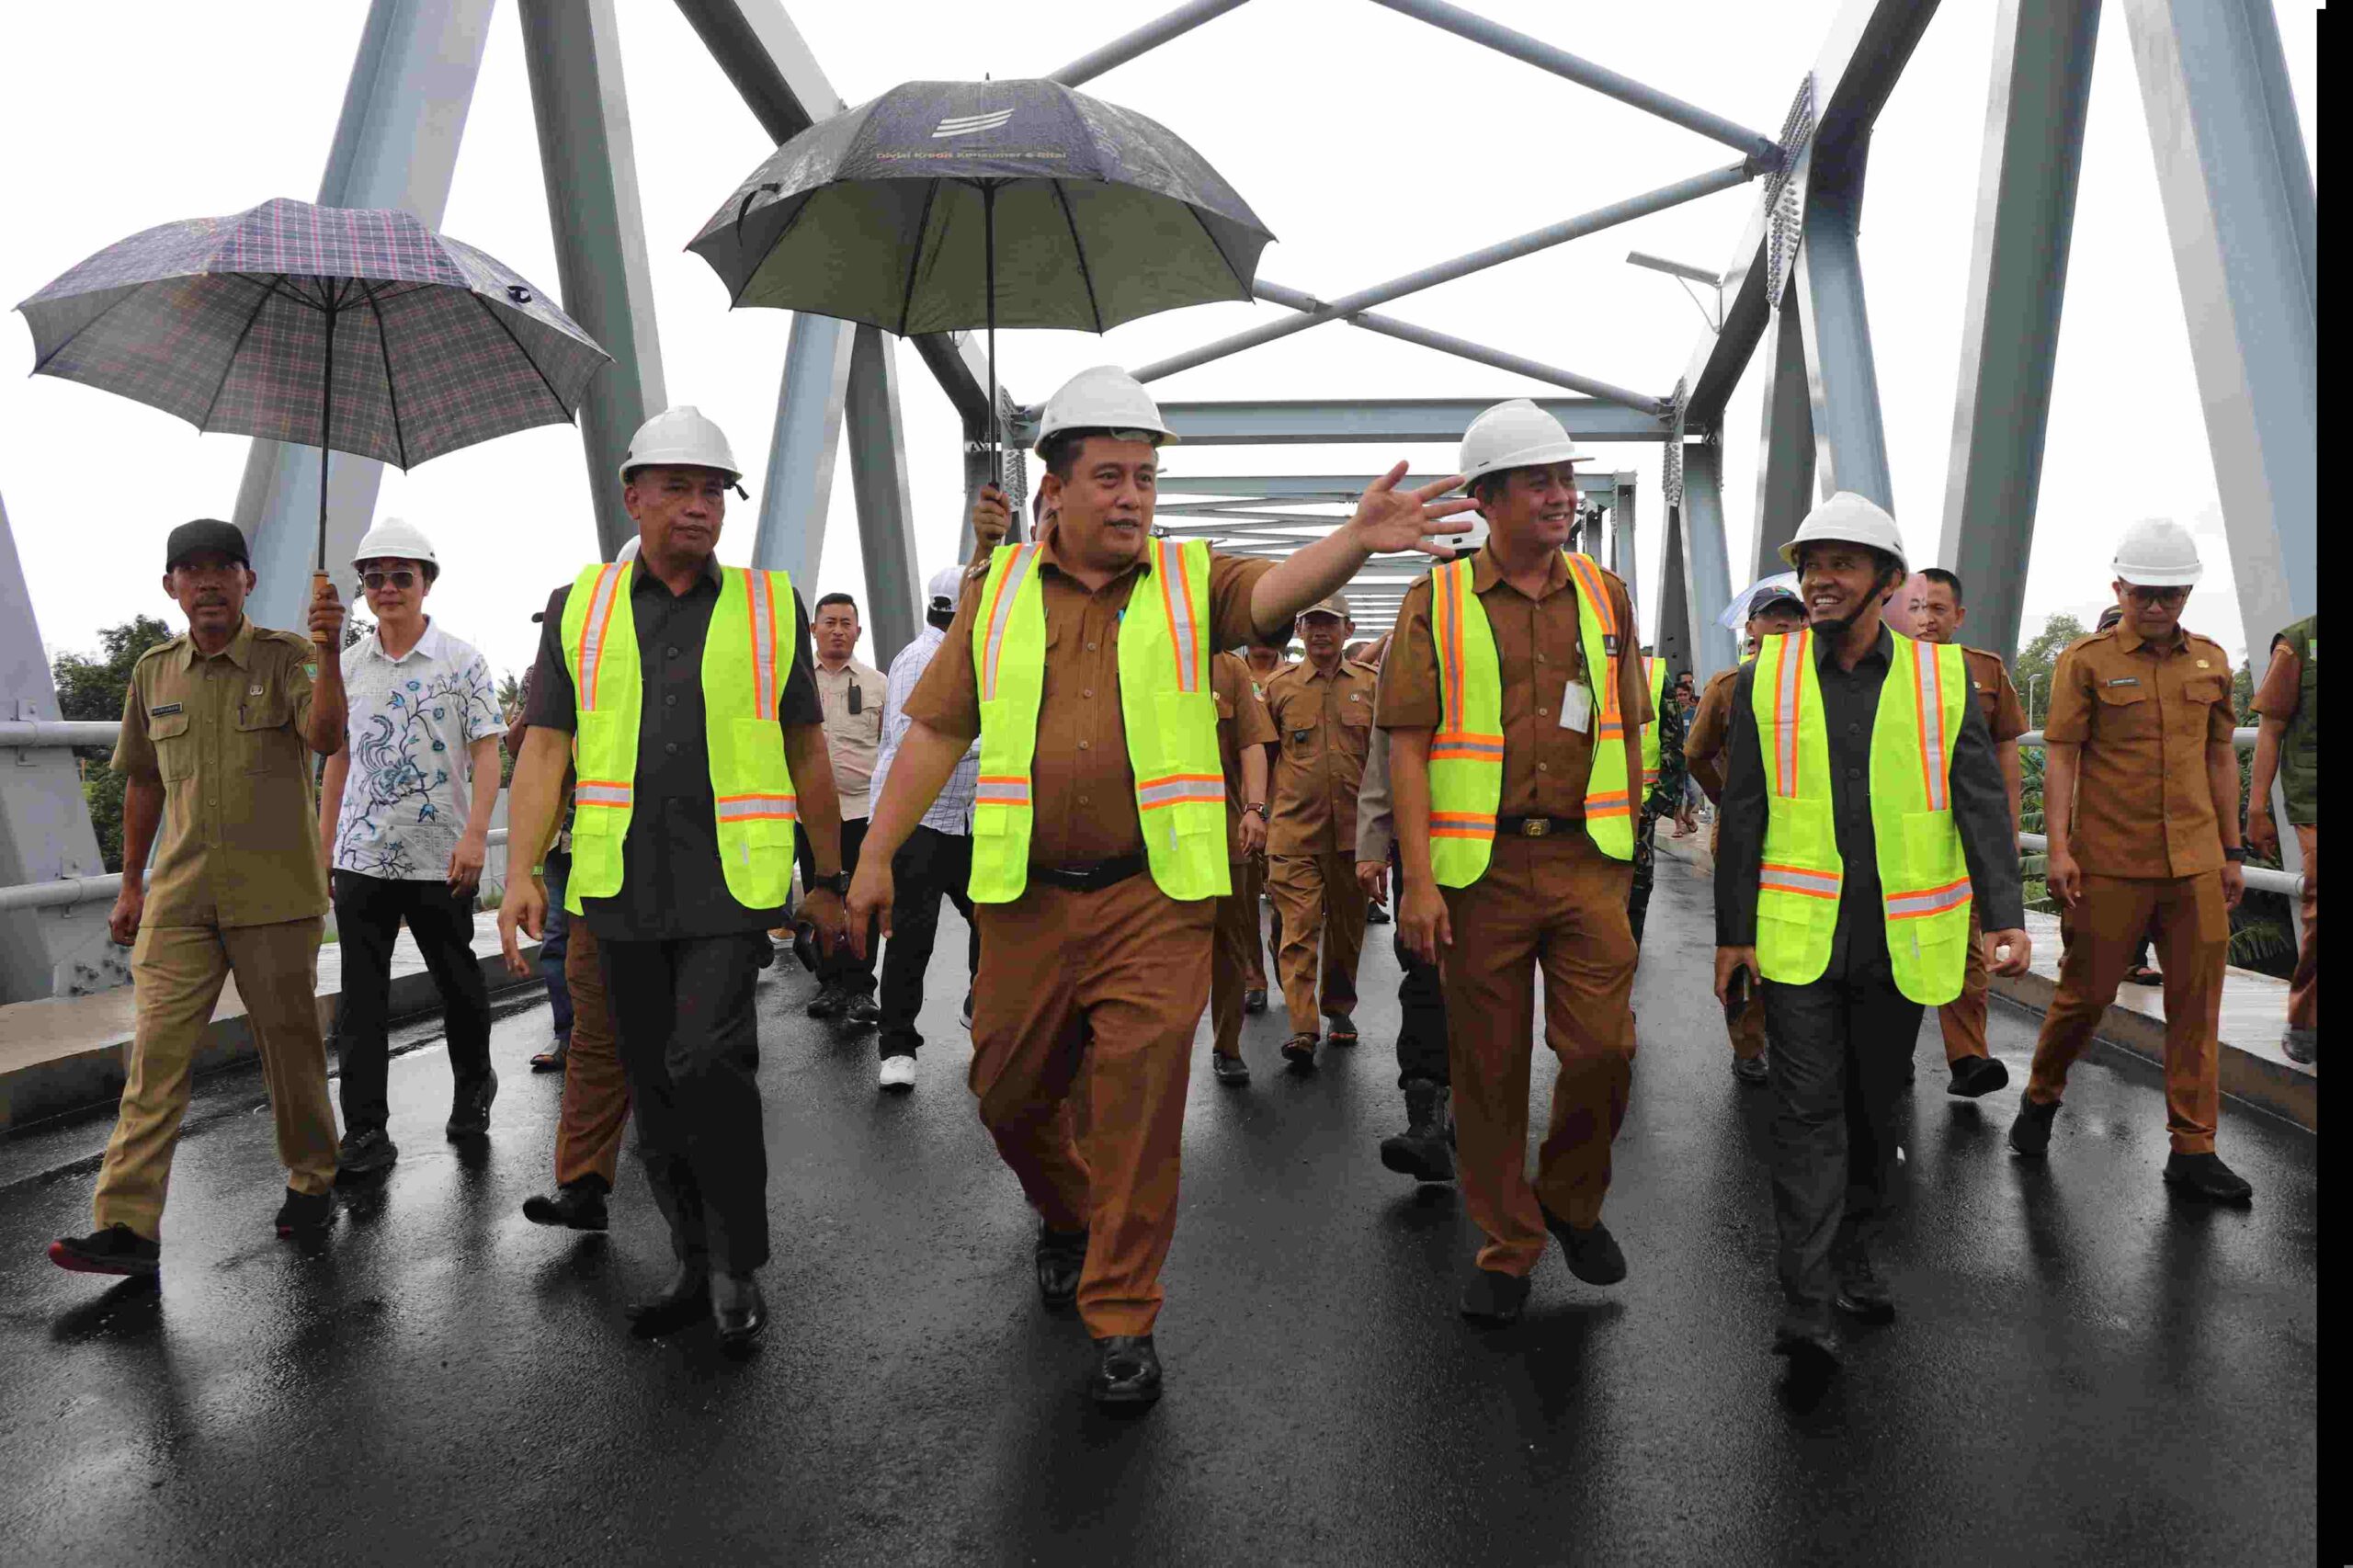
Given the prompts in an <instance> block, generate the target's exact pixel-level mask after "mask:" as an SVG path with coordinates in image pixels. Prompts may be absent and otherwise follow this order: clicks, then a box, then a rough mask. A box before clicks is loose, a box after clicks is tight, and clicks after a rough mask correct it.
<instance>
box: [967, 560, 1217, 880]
mask: <svg viewBox="0 0 2353 1568" xmlns="http://www.w3.org/2000/svg"><path fill="white" fill-rule="evenodd" d="M1044 548H1045V547H1044V546H1043V545H1040V544H1019V545H999V546H998V547H997V549H996V551H995V554H994V555H993V556H992V558H991V559H990V562H989V574H988V581H987V582H986V583H984V584H983V585H982V587H981V608H980V613H979V614H978V615H977V616H975V617H974V618H973V619H972V668H973V670H974V672H975V674H976V675H977V676H978V677H979V681H980V690H981V774H980V784H979V788H978V791H977V793H976V794H975V795H974V797H973V801H972V882H971V884H970V886H971V892H972V902H973V903H1012V902H1013V901H1014V900H1015V899H1017V898H1019V897H1020V896H1021V895H1022V893H1023V892H1024V891H1025V890H1027V889H1028V887H1029V832H1030V826H1031V823H1032V821H1033V813H1034V810H1035V805H1034V802H1035V799H1036V797H1035V794H1034V792H1033V790H1032V788H1031V782H1030V769H1031V765H1032V762H1033V760H1034V758H1035V756H1036V754H1037V750H1038V710H1039V707H1040V703H1041V702H1042V701H1043V699H1044V697H1045V689H1046V595H1045V590H1044V589H1043V588H1042V587H1040V585H1039V583H1038V572H1037V565H1038V559H1039V555H1040V551H1042V550H1043V549H1044ZM1209 603H1210V547H1209V545H1208V543H1207V542H1206V541H1203V540H1194V541H1192V542H1190V543H1184V544H1179V543H1175V542H1172V541H1170V540H1152V549H1151V551H1150V553H1149V554H1148V555H1147V556H1146V557H1145V559H1144V564H1143V569H1142V572H1141V573H1140V574H1138V576H1137V578H1136V584H1135V587H1134V589H1133V590H1132V591H1131V593H1130V595H1129V596H1128V608H1127V609H1126V611H1125V612H1123V613H1122V614H1121V615H1120V622H1119V628H1118V630H1117V631H1115V632H1114V633H1113V635H1114V636H1115V637H1116V638H1117V639H1118V640H1119V660H1120V664H1119V669H1120V719H1121V721H1122V722H1123V723H1124V725H1125V727H1126V730H1127V737H1128V761H1129V764H1130V765H1131V767H1133V768H1134V770H1135V776H1136V799H1135V808H1136V815H1137V818H1138V820H1139V822H1140V823H1141V824H1142V828H1143V842H1144V854H1145V858H1146V859H1147V860H1148V861H1149V862H1150V864H1151V867H1152V878H1153V881H1155V882H1157V883H1159V884H1160V890H1161V892H1165V893H1166V894H1167V895H1168V896H1169V897H1171V898H1177V899H1201V898H1222V897H1224V896H1225V895H1226V894H1227V893H1229V892H1232V891H1233V882H1232V880H1231V878H1230V877H1229V875H1228V873H1227V870H1226V860H1225V848H1226V824H1225V770H1224V762H1223V758H1222V756H1220V755H1219V752H1218V749H1217V698H1216V695H1215V694H1214V693H1213V692H1212V691H1211V687H1210V655H1211V653H1212V652H1214V650H1213V649H1211V646H1210V638H1209V635H1208V629H1207V626H1206V621H1207V619H1208V615H1209Z"/></svg>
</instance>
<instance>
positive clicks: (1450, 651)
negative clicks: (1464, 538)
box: [1430, 562, 1470, 724]
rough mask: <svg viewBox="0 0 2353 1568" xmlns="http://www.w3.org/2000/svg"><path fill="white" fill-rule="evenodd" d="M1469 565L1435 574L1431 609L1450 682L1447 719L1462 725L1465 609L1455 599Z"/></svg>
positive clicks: (1443, 669) (1458, 564) (1457, 565)
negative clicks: (1463, 620)
mask: <svg viewBox="0 0 2353 1568" xmlns="http://www.w3.org/2000/svg"><path fill="white" fill-rule="evenodd" d="M1469 570H1470V567H1469V565H1468V564H1467V563H1463V562H1456V563H1455V564H1453V565H1450V566H1441V567H1439V568H1438V571H1437V572H1436V573H1434V574H1431V578H1430V609H1431V612H1432V614H1433V615H1435V616H1436V617H1437V624H1436V627H1435V631H1436V632H1437V634H1438V653H1439V655H1440V656H1439V658H1438V666H1439V671H1440V673H1441V674H1442V675H1443V676H1445V679H1446V690H1445V698H1446V716H1447V717H1448V718H1449V719H1451V720H1453V721H1454V722H1456V723H1457V724H1460V723H1461V722H1462V607H1461V604H1460V603H1459V602H1457V600H1456V599H1455V597H1454V596H1455V595H1456V593H1457V592H1459V591H1460V589H1459V586H1458V585H1459V584H1460V583H1461V580H1462V579H1461V574H1463V573H1465V572H1467V571H1469Z"/></svg>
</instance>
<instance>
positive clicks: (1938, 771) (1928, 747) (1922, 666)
mask: <svg viewBox="0 0 2353 1568" xmlns="http://www.w3.org/2000/svg"><path fill="white" fill-rule="evenodd" d="M1912 663H1913V665H1914V666H1915V674H1916V675H1917V676H1918V677H1919V678H1918V679H1916V680H1915V681H1914V682H1913V683H1912V700H1913V706H1914V711H1915V715H1916V716H1917V718H1918V720H1919V725H1920V785H1921V788H1922V790H1924V791H1925V792H1926V798H1927V802H1928V809H1929V810H1930V811H1932V812H1941V811H1944V810H1946V809H1948V807H1949V804H1950V802H1949V801H1947V799H1946V798H1945V786H1946V782H1947V781H1946V778H1945V768H1944V760H1945V687H1944V661H1943V660H1942V659H1941V658H1939V657H1938V655H1937V650H1936V646H1935V644H1933V643H1928V642H1915V643H1913V644H1912Z"/></svg>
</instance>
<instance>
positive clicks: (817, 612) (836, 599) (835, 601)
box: [809, 594, 858, 620]
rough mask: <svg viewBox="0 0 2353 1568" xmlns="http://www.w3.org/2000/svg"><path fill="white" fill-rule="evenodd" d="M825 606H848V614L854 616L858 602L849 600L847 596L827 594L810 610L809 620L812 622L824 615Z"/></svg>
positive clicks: (852, 599)
mask: <svg viewBox="0 0 2353 1568" xmlns="http://www.w3.org/2000/svg"><path fill="white" fill-rule="evenodd" d="M827 605H847V606H849V612H850V614H852V615H856V614H857V613H858V601H857V600H856V599H854V598H851V597H849V596H848V595H847V594H827V595H826V596H825V597H824V598H821V599H819V600H818V601H817V603H816V606H815V608H813V609H811V610H810V612H809V618H810V619H812V620H814V619H816V618H817V617H819V616H821V615H823V614H824V613H825V607H826V606H827Z"/></svg>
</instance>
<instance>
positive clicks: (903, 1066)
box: [882, 1056, 915, 1095]
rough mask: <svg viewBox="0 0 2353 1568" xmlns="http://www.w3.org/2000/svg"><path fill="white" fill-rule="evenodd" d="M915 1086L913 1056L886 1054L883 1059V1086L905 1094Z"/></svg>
mask: <svg viewBox="0 0 2353 1568" xmlns="http://www.w3.org/2000/svg"><path fill="white" fill-rule="evenodd" d="M882 1087H884V1088H885V1089H889V1090H892V1092H894V1093H897V1094H902V1095H904V1094H905V1093H906V1092H907V1091H908V1090H910V1089H912V1088H914V1087H915V1058H914V1057H912V1056H886V1057H884V1058H883V1059H882Z"/></svg>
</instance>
